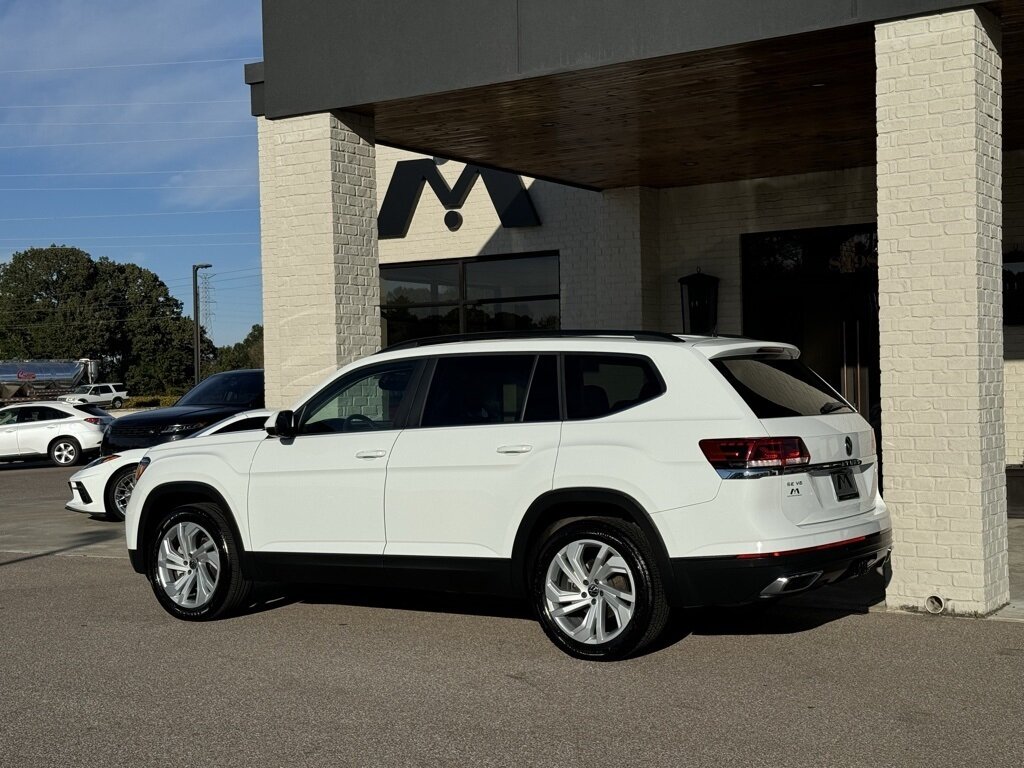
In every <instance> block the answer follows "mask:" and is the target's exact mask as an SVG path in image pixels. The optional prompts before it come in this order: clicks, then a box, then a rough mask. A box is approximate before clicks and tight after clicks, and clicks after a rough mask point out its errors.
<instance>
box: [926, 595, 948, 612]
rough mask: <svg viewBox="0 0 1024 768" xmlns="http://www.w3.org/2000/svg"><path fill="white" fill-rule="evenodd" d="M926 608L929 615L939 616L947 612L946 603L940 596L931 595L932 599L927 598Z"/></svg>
mask: <svg viewBox="0 0 1024 768" xmlns="http://www.w3.org/2000/svg"><path fill="white" fill-rule="evenodd" d="M924 608H925V610H926V611H928V613H932V614H935V615H936V616H938V615H939V614H940V613H942V612H943V611H944V610H946V602H945V601H944V600H943V599H942V598H941V597H939V596H938V595H931V596H930V597H927V598H925V601H924Z"/></svg>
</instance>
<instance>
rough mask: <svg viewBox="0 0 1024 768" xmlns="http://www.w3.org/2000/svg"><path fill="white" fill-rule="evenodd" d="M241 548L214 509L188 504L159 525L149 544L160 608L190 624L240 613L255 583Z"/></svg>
mask: <svg viewBox="0 0 1024 768" xmlns="http://www.w3.org/2000/svg"><path fill="white" fill-rule="evenodd" d="M240 551H241V549H240V547H239V545H238V542H237V541H236V538H235V535H234V532H233V531H232V530H231V526H230V525H228V522H227V520H226V519H225V518H224V513H223V512H222V511H221V509H220V507H219V506H217V505H216V504H209V503H197V504H186V505H184V506H181V507H178V508H176V509H175V510H174V511H173V512H171V514H169V515H168V516H167V517H165V518H164V519H163V520H161V521H160V524H159V525H158V526H157V527H156V530H155V532H154V535H153V536H152V537H151V538H150V540H149V553H148V554H149V557H148V560H147V563H148V571H149V581H150V584H152V586H153V592H154V593H155V594H156V598H157V600H159V601H160V605H162V606H163V607H164V610H166V611H167V612H168V613H170V614H171V615H172V616H174V617H176V618H179V619H184V620H186V621H209V620H210V619H217V618H220V617H222V616H226V615H228V614H230V613H232V612H233V611H235V610H236V609H237V608H239V607H240V606H241V605H242V604H243V603H244V602H245V600H246V599H247V598H248V596H249V591H250V588H251V586H252V583H251V582H250V581H249V580H248V579H246V578H245V577H244V576H243V575H242V569H241V562H240V559H239V555H240Z"/></svg>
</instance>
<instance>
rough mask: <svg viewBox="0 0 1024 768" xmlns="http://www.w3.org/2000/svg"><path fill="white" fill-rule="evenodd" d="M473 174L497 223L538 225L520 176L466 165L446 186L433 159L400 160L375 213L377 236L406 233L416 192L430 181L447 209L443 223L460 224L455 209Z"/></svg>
mask: <svg viewBox="0 0 1024 768" xmlns="http://www.w3.org/2000/svg"><path fill="white" fill-rule="evenodd" d="M477 176H480V177H481V178H483V181H484V186H485V187H486V188H487V194H488V195H490V198H491V203H492V204H493V205H494V210H496V211H497V212H498V218H499V219H500V220H501V226H503V227H537V226H540V218H539V217H538V216H537V210H536V209H535V208H534V207H533V200H531V199H530V193H529V192H528V191H527V189H526V187H524V186H523V181H522V179H520V178H519V176H517V175H516V174H514V173H506V172H505V171H492V170H490V169H487V168H480V167H479V166H476V165H467V166H466V167H465V169H463V171H462V175H461V176H459V179H458V181H456V182H455V186H454V187H449V186H448V182H447V181H445V179H444V176H442V175H441V172H440V171H439V170H438V169H437V164H436V163H435V162H434V161H433V160H403V161H401V162H399V163H397V164H396V165H395V173H394V175H393V176H392V177H391V184H390V185H389V186H388V191H387V194H386V195H384V202H383V203H381V206H380V211H379V212H378V214H377V237H378V238H380V239H381V240H392V239H395V238H402V237H405V236H406V235H407V234H408V233H409V225H410V224H411V223H412V217H413V215H414V214H415V213H416V206H417V205H418V204H419V202H420V195H421V194H423V186H424V184H429V185H430V188H431V189H432V190H434V194H435V195H437V199H438V200H440V201H441V205H443V206H444V208H445V210H446V211H447V213H445V215H444V223H445V226H446V227H448V229H449V230H451V231H452V232H454V231H456V230H457V229H458V228H459V227H461V226H462V214H461V213H459V212H458V209H459V208H461V207H462V206H463V205H464V204H465V203H466V198H468V197H469V193H470V191H471V190H472V189H473V185H474V184H475V183H476V179H477Z"/></svg>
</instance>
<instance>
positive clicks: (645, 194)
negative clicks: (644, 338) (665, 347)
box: [562, 187, 660, 330]
mask: <svg viewBox="0 0 1024 768" xmlns="http://www.w3.org/2000/svg"><path fill="white" fill-rule="evenodd" d="M658 203H659V197H658V190H656V189H650V188H647V187H622V188H619V189H610V190H607V191H605V192H603V193H602V194H601V202H600V206H599V210H600V213H599V217H598V222H599V224H598V226H599V228H600V231H599V232H598V233H597V234H598V237H597V241H596V243H595V244H594V246H593V247H592V248H591V249H588V254H587V257H588V259H589V260H590V262H591V264H590V266H589V268H587V269H586V270H585V272H584V273H583V274H582V275H579V274H578V275H575V276H574V280H575V285H569V286H568V288H569V290H576V291H579V292H581V293H585V295H586V302H585V304H583V305H582V306H580V307H579V311H578V313H577V314H578V321H577V322H574V323H566V322H564V320H563V323H562V325H563V327H567V328H569V327H574V328H575V327H580V328H613V329H629V330H633V329H651V328H657V327H658V321H659V317H658V312H657V307H658V304H657V302H658V299H659V298H660V297H659V295H658V292H657V264H658V246H659V236H660V232H659V220H658ZM567 277H568V276H567V275H565V274H563V276H562V279H563V284H564V283H565V282H566V279H567ZM584 283H586V286H584ZM580 289H583V290H582V291H581V290H580ZM563 303H564V302H563Z"/></svg>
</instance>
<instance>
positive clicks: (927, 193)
mask: <svg viewBox="0 0 1024 768" xmlns="http://www.w3.org/2000/svg"><path fill="white" fill-rule="evenodd" d="M875 52H876V64H877V88H876V94H877V124H878V165H877V179H878V231H879V318H880V325H881V344H882V349H881V353H882V438H883V444H884V451H885V457H886V467H885V471H886V498H887V500H888V501H889V504H890V508H891V509H892V511H893V519H894V526H893V527H894V538H895V549H894V553H893V557H894V561H893V580H892V583H891V584H890V585H889V588H888V590H887V594H886V599H887V601H888V602H889V604H890V605H894V606H896V607H908V608H923V607H924V606H925V599H926V598H927V597H928V596H930V595H937V596H939V597H941V598H943V599H944V600H945V602H946V606H947V608H948V609H949V610H952V611H953V612H958V613H988V612H990V611H993V610H995V609H996V608H998V607H1000V606H1001V605H1004V604H1005V603H1006V602H1007V600H1008V598H1009V581H1008V574H1007V553H1006V541H1007V539H1006V496H1005V491H1006V487H1005V474H1004V467H1005V441H1004V432H1003V345H1002V340H1003V335H1002V303H1001V296H1002V293H1001V286H1002V280H1001V264H1002V254H1001V243H1002V232H1001V226H1002V208H1001V202H1002V200H1001V192H1002V185H1001V174H1002V156H1001V144H1002V141H1001V129H1002V108H1001V106H1002V105H1001V97H1000V91H1001V56H1000V53H999V40H998V31H997V30H995V24H994V22H993V20H992V18H991V17H990V16H989V15H988V14H987V12H984V11H978V10H973V9H972V10H965V11H956V12H952V13H945V14H938V15H935V16H931V17H923V18H917V19H911V20H903V21H898V22H892V23H887V24H880V25H878V26H877V27H876V33H875Z"/></svg>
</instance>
